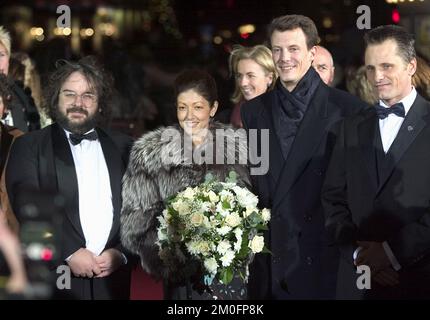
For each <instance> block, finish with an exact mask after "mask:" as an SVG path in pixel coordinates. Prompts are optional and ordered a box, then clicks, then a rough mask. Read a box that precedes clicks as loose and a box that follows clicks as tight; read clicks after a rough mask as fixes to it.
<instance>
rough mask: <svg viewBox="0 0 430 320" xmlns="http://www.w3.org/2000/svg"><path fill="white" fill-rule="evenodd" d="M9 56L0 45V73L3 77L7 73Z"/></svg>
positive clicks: (0, 44)
mask: <svg viewBox="0 0 430 320" xmlns="http://www.w3.org/2000/svg"><path fill="white" fill-rule="evenodd" d="M9 58H10V57H9V54H8V52H7V50H6V47H5V46H4V45H3V44H2V43H0V73H4V74H5V75H7V74H8V72H9Z"/></svg>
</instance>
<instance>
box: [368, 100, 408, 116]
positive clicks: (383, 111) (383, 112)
mask: <svg viewBox="0 0 430 320" xmlns="http://www.w3.org/2000/svg"><path fill="white" fill-rule="evenodd" d="M375 109H376V114H377V115H378V118H379V119H385V118H386V117H388V115H389V114H390V113H394V114H395V115H396V116H399V117H402V118H404V117H405V107H404V106H403V103H401V102H399V103H395V104H393V105H392V106H391V107H389V108H385V107H383V106H381V105H380V104H377V105H376V106H375Z"/></svg>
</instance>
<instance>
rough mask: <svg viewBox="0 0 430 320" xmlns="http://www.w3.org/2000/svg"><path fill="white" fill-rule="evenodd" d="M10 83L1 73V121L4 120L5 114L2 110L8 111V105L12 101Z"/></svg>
mask: <svg viewBox="0 0 430 320" xmlns="http://www.w3.org/2000/svg"><path fill="white" fill-rule="evenodd" d="M11 87H12V83H11V80H9V78H8V77H7V76H5V75H4V74H3V73H0V97H1V99H2V101H3V106H4V109H3V117H2V119H4V118H6V116H7V112H5V111H4V110H6V109H9V105H10V103H11V101H12V89H11Z"/></svg>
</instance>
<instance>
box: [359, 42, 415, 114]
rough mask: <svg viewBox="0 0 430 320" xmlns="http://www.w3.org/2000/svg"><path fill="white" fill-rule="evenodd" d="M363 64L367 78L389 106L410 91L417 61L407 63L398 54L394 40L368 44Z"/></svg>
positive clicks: (380, 97)
mask: <svg viewBox="0 0 430 320" xmlns="http://www.w3.org/2000/svg"><path fill="white" fill-rule="evenodd" d="M365 64H366V74H367V79H368V80H369V82H370V83H371V85H372V87H373V89H374V90H375V93H376V94H377V96H378V97H379V99H380V100H382V101H383V102H384V103H385V104H387V105H389V106H391V105H393V104H394V103H397V102H399V101H400V100H402V99H403V98H404V97H406V96H407V95H408V94H409V93H410V92H411V89H412V75H413V74H414V73H415V71H416V66H417V62H416V59H412V60H411V61H410V62H409V63H407V62H406V61H405V60H404V59H403V58H402V56H400V55H399V52H398V47H397V43H396V42H395V41H394V40H392V39H388V40H386V41H384V42H382V43H380V44H371V45H369V46H368V47H367V48H366V52H365Z"/></svg>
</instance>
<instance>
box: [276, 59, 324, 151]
mask: <svg viewBox="0 0 430 320" xmlns="http://www.w3.org/2000/svg"><path fill="white" fill-rule="evenodd" d="M320 81H321V78H320V77H319V75H318V73H317V72H316V71H315V70H314V68H312V67H310V68H309V70H308V71H307V72H306V73H305V75H304V76H303V78H302V79H301V80H300V81H299V83H298V84H297V86H296V87H295V88H294V90H293V91H291V92H289V91H288V90H287V89H286V88H285V87H284V86H283V85H282V83H281V81H280V79H278V81H277V83H276V89H275V90H276V94H277V103H278V104H279V105H278V106H276V107H275V108H274V115H275V118H274V120H275V121H274V122H275V130H276V133H277V135H278V138H279V141H280V144H281V149H282V154H283V155H284V159H286V158H287V156H288V154H289V152H290V149H291V146H292V144H293V142H294V138H295V136H296V134H297V131H298V129H299V126H300V123H301V122H302V120H303V117H304V115H305V113H306V110H307V108H308V106H309V104H310V102H311V100H312V97H313V96H314V93H315V91H316V89H317V87H318V85H319V84H320Z"/></svg>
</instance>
